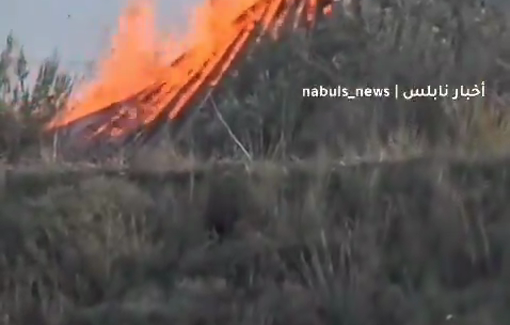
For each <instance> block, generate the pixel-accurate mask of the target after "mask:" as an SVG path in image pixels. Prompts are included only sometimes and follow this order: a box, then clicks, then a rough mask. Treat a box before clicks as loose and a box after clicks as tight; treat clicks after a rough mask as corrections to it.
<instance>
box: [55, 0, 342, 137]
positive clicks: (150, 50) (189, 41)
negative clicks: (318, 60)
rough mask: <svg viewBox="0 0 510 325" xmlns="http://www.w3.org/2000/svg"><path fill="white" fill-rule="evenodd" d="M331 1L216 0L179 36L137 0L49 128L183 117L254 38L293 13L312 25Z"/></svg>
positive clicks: (128, 129)
mask: <svg viewBox="0 0 510 325" xmlns="http://www.w3.org/2000/svg"><path fill="white" fill-rule="evenodd" d="M331 2H332V0H322V1H321V0H210V1H208V2H207V3H206V4H204V5H202V6H200V7H199V8H196V10H195V11H194V15H193V17H192V18H193V21H192V29H191V30H190V31H189V32H188V34H187V35H185V37H183V38H182V39H181V40H180V41H176V40H172V39H163V38H161V37H159V35H158V34H157V33H156V28H155V26H154V25H155V23H154V21H155V19H154V6H153V5H152V3H151V2H150V1H149V0H138V1H136V2H133V3H132V4H131V5H130V6H129V8H128V9H127V10H126V12H125V13H124V14H123V15H122V16H121V17H120V20H119V30H118V33H117V34H116V35H115V37H114V39H113V46H112V51H111V53H109V55H108V56H107V57H106V58H105V59H104V60H103V61H102V62H100V65H99V71H98V73H97V78H96V79H95V80H94V81H92V82H91V83H89V84H87V85H85V86H83V88H82V89H79V91H78V93H80V94H82V96H81V97H80V98H75V99H73V100H72V101H71V102H70V104H69V107H68V108H67V109H66V110H65V111H63V112H62V114H59V115H58V116H57V117H56V118H55V119H54V120H52V121H51V122H50V123H49V125H48V127H47V129H48V130H55V129H61V128H65V127H69V126H71V125H75V124H76V123H78V122H80V121H81V122H83V121H91V120H92V121H95V122H94V123H92V129H91V131H90V129H88V130H89V131H90V132H91V133H90V135H89V137H90V138H91V139H94V138H98V137H100V138H104V137H106V138H119V139H123V138H125V137H127V136H129V135H132V134H135V133H137V132H139V131H144V130H149V129H151V128H154V127H155V126H157V125H160V124H161V123H162V122H165V121H167V120H169V119H170V120H172V119H177V118H179V117H180V116H181V114H182V113H183V112H184V111H185V110H186V109H187V108H189V107H190V106H192V105H193V103H194V102H195V101H196V100H197V99H198V98H199V97H200V96H203V95H204V93H205V92H206V91H207V90H208V89H211V88H213V87H214V86H215V85H216V84H217V83H218V82H219V81H220V80H221V79H222V77H223V76H224V74H225V72H226V71H227V70H228V69H229V68H230V67H231V66H232V64H233V63H234V61H236V59H238V58H239V57H240V53H241V52H242V51H243V50H244V49H245V48H246V46H247V45H248V44H249V43H250V41H251V40H253V38H255V37H258V36H260V35H261V33H267V32H273V33H275V34H274V35H277V33H278V30H279V28H280V27H281V26H282V25H283V24H284V23H285V22H288V21H289V20H290V19H292V21H291V22H292V23H293V24H294V27H297V26H300V25H305V26H308V27H310V26H312V25H314V23H315V21H316V19H317V16H318V14H320V13H321V12H324V13H325V14H328V13H330V12H331ZM95 117H101V118H100V119H99V118H98V119H95ZM98 120H100V122H98Z"/></svg>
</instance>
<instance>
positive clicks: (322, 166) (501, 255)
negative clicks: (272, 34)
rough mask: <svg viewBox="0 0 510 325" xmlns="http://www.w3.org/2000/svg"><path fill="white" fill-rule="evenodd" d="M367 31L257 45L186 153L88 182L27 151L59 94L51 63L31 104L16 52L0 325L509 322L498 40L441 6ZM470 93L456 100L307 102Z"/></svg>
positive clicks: (43, 142) (7, 59)
mask: <svg viewBox="0 0 510 325" xmlns="http://www.w3.org/2000/svg"><path fill="white" fill-rule="evenodd" d="M362 15H363V16H362V18H363V19H362V20H359V19H358V20H356V21H354V20H353V18H352V17H351V16H352V15H351V16H349V15H348V13H345V12H341V11H340V12H338V11H337V12H336V13H335V14H334V17H333V18H332V19H329V20H325V21H323V22H321V23H320V24H319V26H317V28H316V30H315V31H314V32H312V33H301V32H299V31H298V32H295V33H292V34H288V35H286V36H284V37H283V38H282V39H281V40H280V41H278V42H274V41H272V40H265V41H263V42H261V43H260V44H259V46H257V47H254V48H253V49H252V50H251V51H250V53H249V54H248V55H247V56H246V58H245V59H244V60H243V61H242V62H240V64H239V65H238V66H237V69H236V71H233V72H232V74H231V75H230V76H229V77H228V78H227V79H226V80H225V81H224V82H223V83H222V84H221V85H220V87H219V88H218V89H217V90H216V91H215V92H214V93H213V94H212V95H211V96H210V97H208V99H207V100H205V101H204V104H203V107H196V108H197V112H198V113H197V114H195V115H194V116H193V117H192V120H191V121H190V122H189V123H186V125H184V127H183V128H182V129H181V130H180V132H179V134H178V136H176V135H175V134H173V132H172V130H163V131H164V132H162V134H161V135H160V137H159V139H158V141H157V144H152V143H151V144H150V145H147V146H145V147H143V148H128V149H126V150H122V152H120V153H116V154H115V157H113V158H112V159H110V160H109V161H104V162H102V163H101V164H96V165H94V166H91V165H90V164H85V163H80V162H74V163H72V164H70V163H65V161H64V160H65V156H66V153H65V152H64V151H63V149H62V148H61V147H60V142H59V141H61V139H56V138H55V137H51V136H46V135H44V136H43V133H42V132H41V130H42V125H43V123H44V122H45V121H47V120H48V117H51V116H52V115H53V114H54V113H55V111H58V109H60V107H62V105H63V104H64V103H65V100H66V98H67V95H68V94H69V92H70V91H71V88H72V79H71V78H70V77H69V76H67V75H65V74H60V73H59V72H58V71H59V69H58V60H57V58H54V59H52V60H49V61H48V62H47V63H46V64H45V65H44V66H43V67H41V69H40V71H39V77H38V78H36V79H37V82H36V86H35V88H34V89H27V87H26V86H25V82H24V80H25V79H26V78H27V73H28V72H27V71H25V70H23V69H22V68H23V67H24V66H25V67H26V63H24V62H25V61H24V55H23V53H22V52H20V51H16V46H15V42H14V40H13V39H12V38H9V39H8V42H7V48H6V50H5V51H4V52H3V53H4V54H3V55H2V57H1V60H0V78H1V79H0V81H1V83H0V90H1V93H0V94H1V96H2V97H0V110H1V111H0V154H1V155H2V157H3V159H4V160H5V163H4V164H2V167H1V170H0V316H1V317H2V319H1V320H0V323H2V324H19V325H25V324H26V325H33V324H49V325H50V324H59V325H60V324H61V325H100V324H101V325H110V324H111V325H114V324H115V325H117V324H133V325H135V324H151V325H153V324H154V325H156V324H158V325H159V324H189V325H198V324H222V325H226V324H236V325H237V324H246V325H251V324H253V325H255V324H257V325H259V324H274V325H278V324H282V325H284V324H303V325H315V324H317V325H319V324H349V325H357V324H360V325H361V324H363V325H370V324H373V325H388V324H395V325H399V324H401V325H421V324H434V325H436V324H462V325H468V324H473V325H474V324H476V325H493V324H494V325H501V324H508V323H509V321H510V310H509V308H508V306H509V304H510V270H509V263H510V251H509V249H510V236H509V235H510V233H509V231H510V219H509V216H510V205H509V204H508V200H509V198H510V178H509V177H510V176H509V175H510V157H509V156H508V155H507V154H508V152H509V149H510V137H509V135H510V132H509V130H510V129H509V127H508V122H509V120H508V119H509V117H510V115H509V112H508V95H509V94H510V88H509V87H510V84H509V76H510V74H509V69H510V48H509V46H510V37H509V36H510V34H509V31H510V29H508V26H507V25H508V22H509V21H510V20H509V19H508V18H507V17H506V13H505V12H504V11H502V10H501V9H496V10H493V9H492V8H489V7H483V6H482V5H481V4H480V3H478V2H474V1H473V2H471V3H470V2H469V1H446V0H435V1H419V0H408V1H405V2H402V3H401V5H397V4H394V3H393V2H389V3H386V2H385V7H384V8H383V9H381V6H379V4H378V3H377V2H376V1H367V3H364V5H363V12H362ZM349 17H351V18H349ZM482 80H483V81H485V83H486V88H487V95H486V97H484V98H481V97H479V98H473V99H471V100H469V101H467V100H458V101H452V100H447V99H445V100H436V101H434V100H426V99H421V100H417V101H402V100H393V99H384V100H376V99H359V100H354V101H348V100H344V99H340V98H303V97H302V91H301V89H302V88H303V87H313V86H317V85H325V86H333V87H335V86H337V85H343V86H348V87H360V86H364V85H373V86H374V87H393V85H394V84H395V83H398V84H399V85H400V86H401V87H403V88H405V87H418V86H426V85H429V84H430V85H439V84H448V85H449V86H450V87H456V86H460V85H473V84H477V83H478V84H479V83H480V82H481V81H482ZM167 131H168V132H167ZM57 140H58V141H57ZM507 213H508V214H507Z"/></svg>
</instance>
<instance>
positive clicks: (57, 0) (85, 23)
mask: <svg viewBox="0 0 510 325" xmlns="http://www.w3.org/2000/svg"><path fill="white" fill-rule="evenodd" d="M202 1H204V0H157V1H156V2H157V4H158V23H159V25H160V27H161V28H162V29H167V28H169V27H172V28H174V29H175V28H179V27H181V26H182V28H183V29H184V28H185V26H186V22H187V19H186V17H187V15H188V13H189V10H190V8H191V6H193V5H194V4H197V3H201V2H202ZM0 2H2V5H1V6H2V8H1V11H0V42H2V43H3V42H4V40H5V38H6V37H7V35H8V34H9V32H10V31H12V32H13V33H14V36H15V38H16V39H17V40H19V41H20V43H21V44H22V45H23V47H24V48H25V52H26V54H27V57H28V60H29V63H31V64H33V65H38V63H40V62H41V61H42V60H44V59H45V58H47V57H49V56H51V54H52V53H53V52H54V50H55V49H56V50H58V53H59V55H60V57H61V59H62V62H63V65H64V67H65V69H66V70H69V69H70V70H72V71H76V72H80V71H82V70H83V69H85V68H86V62H87V61H89V62H90V61H92V60H94V59H97V58H98V57H99V56H100V54H101V51H102V50H105V49H106V48H107V46H108V44H109V39H110V38H109V35H111V34H112V33H113V32H114V31H115V28H116V24H117V18H118V17H119V15H120V13H121V11H122V10H123V8H126V7H127V5H128V3H129V0H0ZM2 43H0V47H2V45H3V44H2Z"/></svg>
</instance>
